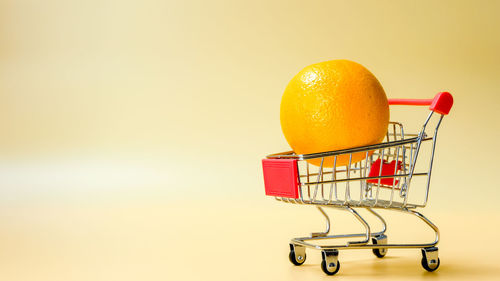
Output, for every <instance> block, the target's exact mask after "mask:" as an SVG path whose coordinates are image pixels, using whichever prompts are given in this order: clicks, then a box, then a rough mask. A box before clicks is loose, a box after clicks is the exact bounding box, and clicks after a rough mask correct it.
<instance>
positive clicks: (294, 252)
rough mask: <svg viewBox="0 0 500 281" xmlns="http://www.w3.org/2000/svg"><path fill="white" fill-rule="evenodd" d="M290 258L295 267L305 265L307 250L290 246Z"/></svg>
mask: <svg viewBox="0 0 500 281" xmlns="http://www.w3.org/2000/svg"><path fill="white" fill-rule="evenodd" d="M288 258H289V259H290V262H291V263H293V264H294V265H302V264H304V262H305V261H306V248H304V247H302V246H298V245H293V244H290V254H289V255H288Z"/></svg>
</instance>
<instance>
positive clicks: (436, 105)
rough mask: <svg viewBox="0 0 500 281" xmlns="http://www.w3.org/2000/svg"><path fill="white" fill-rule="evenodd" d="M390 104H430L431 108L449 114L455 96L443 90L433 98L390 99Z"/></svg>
mask: <svg viewBox="0 0 500 281" xmlns="http://www.w3.org/2000/svg"><path fill="white" fill-rule="evenodd" d="M389 105H429V109H430V110H432V111H434V112H437V113H439V114H443V115H447V114H448V113H450V109H451V107H452V106H453V96H452V95H451V94H450V93H448V92H441V93H438V94H437V95H436V96H435V97H434V98H433V99H389Z"/></svg>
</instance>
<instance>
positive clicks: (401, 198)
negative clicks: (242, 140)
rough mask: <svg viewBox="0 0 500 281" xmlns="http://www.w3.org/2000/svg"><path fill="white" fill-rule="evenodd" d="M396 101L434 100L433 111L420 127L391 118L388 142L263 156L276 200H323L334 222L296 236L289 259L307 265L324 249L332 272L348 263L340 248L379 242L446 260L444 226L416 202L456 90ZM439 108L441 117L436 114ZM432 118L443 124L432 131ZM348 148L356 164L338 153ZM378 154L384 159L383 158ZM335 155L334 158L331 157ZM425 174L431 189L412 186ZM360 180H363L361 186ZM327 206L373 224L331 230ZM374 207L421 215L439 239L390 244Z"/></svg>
mask: <svg viewBox="0 0 500 281" xmlns="http://www.w3.org/2000/svg"><path fill="white" fill-rule="evenodd" d="M389 104H390V105H401V104H402V105H430V109H431V112H430V113H429V115H428V116H427V119H426V120H425V122H424V125H423V126H422V129H421V130H420V132H419V133H418V134H406V135H405V133H404V129H403V124H401V123H398V122H390V123H389V127H388V131H387V135H386V141H385V142H383V143H380V144H375V145H368V146H363V147H355V148H350V149H344V150H336V151H329V152H320V153H313V154H295V153H294V152H293V151H288V152H283V153H276V154H271V155H268V156H267V157H266V159H265V160H263V167H264V181H265V185H266V194H267V195H270V196H274V197H275V199H276V200H278V201H281V202H284V203H291V204H299V205H312V206H315V207H316V208H317V209H318V210H319V212H320V213H321V214H322V216H323V217H324V219H325V222H326V229H325V231H322V232H313V233H311V234H310V235H309V236H306V237H298V238H293V239H291V241H290V254H289V259H290V261H291V262H292V263H293V264H295V265H302V264H303V263H304V262H305V260H306V248H312V249H317V250H321V251H322V263H321V268H322V270H323V271H324V272H325V273H326V274H328V275H334V274H336V273H337V272H338V271H339V269H340V262H339V261H338V256H339V250H346V249H372V251H373V253H374V254H375V255H376V256H377V257H379V258H382V257H384V256H385V255H386V254H387V251H388V249H394V248H419V249H421V250H422V260H421V265H422V266H423V268H424V269H426V270H427V271H435V270H436V269H437V268H438V267H439V265H440V259H439V251H438V248H437V247H436V245H437V244H438V243H439V229H438V227H437V226H436V225H435V224H434V223H432V222H431V221H430V220H429V219H428V218H427V217H425V216H424V215H423V214H421V213H420V212H417V211H416V210H415V209H416V208H424V207H425V206H426V205H427V202H428V198H429V188H430V179H431V172H432V166H433V162H434V155H435V150H436V140H437V134H438V129H439V127H440V125H441V122H442V120H443V118H444V116H445V115H447V114H448V113H449V111H450V109H451V107H452V105H453V98H452V96H451V94H449V93H447V92H441V93H438V94H437V95H436V96H435V97H434V99H428V100H413V99H412V100H408V99H392V100H389ZM435 113H437V114H436V115H437V118H433V116H436V115H435ZM431 120H434V123H435V127H434V131H433V134H432V135H431V136H428V135H427V133H426V128H427V127H428V125H429V124H430V123H431ZM426 145H427V146H428V151H427V153H429V154H430V155H429V158H427V159H428V161H427V162H425V163H423V165H422V166H419V167H417V164H419V163H420V162H423V161H422V160H420V161H418V162H417V159H421V157H422V156H421V155H419V154H422V153H421V151H422V148H423V147H424V146H426ZM362 153H364V155H365V157H364V159H363V160H361V161H359V162H354V161H353V155H358V156H359V155H360V154H362ZM345 155H348V156H349V163H348V165H346V166H344V167H338V165H337V159H338V157H340V156H345ZM311 159H321V164H320V166H319V167H317V168H316V167H315V166H313V165H311V164H309V163H308V162H307V160H311ZM377 160H378V161H379V164H380V165H379V166H376V165H375V163H376V161H377ZM332 161H333V165H328V164H327V163H328V162H329V163H330V164H331V163H332ZM389 161H392V162H389ZM390 164H393V166H394V167H392V166H390ZM327 166H330V167H327ZM384 168H385V169H384ZM315 169H316V171H314V170H315ZM388 169H389V172H388ZM392 169H393V170H392ZM417 177H418V178H422V177H423V178H424V179H426V181H425V189H424V190H423V192H422V190H418V189H416V190H413V189H410V186H411V183H412V180H413V179H414V178H417ZM356 183H357V184H359V188H356V187H355V186H354V185H355V184H356ZM410 191H411V192H410ZM413 193H415V194H413ZM410 195H411V196H410ZM324 208H332V209H337V210H345V211H348V212H349V213H351V214H352V215H353V216H354V217H355V218H356V219H357V221H359V222H360V223H361V224H362V225H363V227H364V229H365V232H364V233H352V234H336V235H330V231H331V229H330V218H329V216H328V215H327V213H326V212H325V210H324ZM356 209H366V210H367V211H368V212H369V213H371V214H372V215H373V216H374V217H375V218H376V219H377V220H378V221H379V222H380V223H381V224H382V230H380V231H376V232H374V231H372V228H371V227H370V225H369V223H368V222H367V220H365V218H363V216H361V215H360V213H359V212H358V211H357V210H356ZM374 209H385V210H393V211H398V212H402V213H405V214H409V215H413V216H415V217H417V218H419V219H420V220H422V221H423V222H424V223H425V224H426V225H427V226H428V227H429V228H430V229H431V230H432V231H433V232H434V235H435V239H434V240H433V241H430V242H426V243H393V244H389V243H388V239H387V235H386V230H387V223H386V221H385V219H384V218H383V217H382V216H381V215H380V214H379V213H378V212H376V211H375V210H374ZM358 237H359V238H361V239H360V240H353V241H348V242H347V243H345V244H339V243H337V244H333V245H320V244H318V243H314V242H315V241H316V242H317V241H325V240H329V239H340V238H358Z"/></svg>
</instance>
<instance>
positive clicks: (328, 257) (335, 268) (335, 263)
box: [321, 250, 340, 275]
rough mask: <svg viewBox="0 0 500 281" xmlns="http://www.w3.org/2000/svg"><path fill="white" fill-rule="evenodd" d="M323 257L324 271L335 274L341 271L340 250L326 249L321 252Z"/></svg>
mask: <svg viewBox="0 0 500 281" xmlns="http://www.w3.org/2000/svg"><path fill="white" fill-rule="evenodd" d="M321 257H322V258H323V261H321V269H322V270H323V272H324V273H326V274H327V275H334V274H335V273H337V272H339V269H340V262H339V260H338V258H339V250H324V251H322V252H321Z"/></svg>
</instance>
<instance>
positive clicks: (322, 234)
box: [311, 206, 330, 237]
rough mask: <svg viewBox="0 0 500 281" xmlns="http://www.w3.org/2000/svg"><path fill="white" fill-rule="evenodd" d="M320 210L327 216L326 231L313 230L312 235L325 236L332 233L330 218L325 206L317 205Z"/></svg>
mask: <svg viewBox="0 0 500 281" xmlns="http://www.w3.org/2000/svg"><path fill="white" fill-rule="evenodd" d="M316 208H317V209H318V211H319V212H320V213H321V214H322V215H323V216H324V217H325V220H326V230H325V231H324V232H313V233H311V237H325V236H327V235H328V233H330V218H329V217H328V215H327V214H326V212H325V211H324V210H323V208H321V207H319V206H317V207H316Z"/></svg>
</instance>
